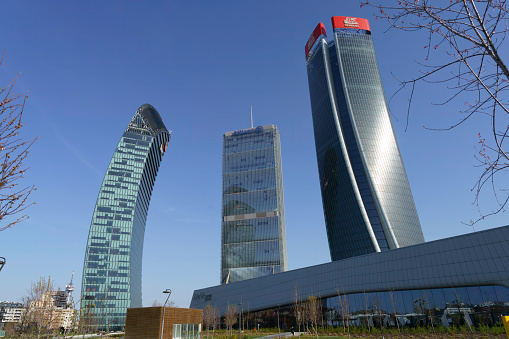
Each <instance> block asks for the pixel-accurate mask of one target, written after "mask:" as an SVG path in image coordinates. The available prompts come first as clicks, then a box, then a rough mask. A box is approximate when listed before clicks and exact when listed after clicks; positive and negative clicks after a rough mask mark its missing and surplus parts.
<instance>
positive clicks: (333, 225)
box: [307, 29, 424, 260]
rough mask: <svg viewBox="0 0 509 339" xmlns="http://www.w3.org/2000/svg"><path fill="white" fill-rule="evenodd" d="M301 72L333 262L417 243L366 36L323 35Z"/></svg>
mask: <svg viewBox="0 0 509 339" xmlns="http://www.w3.org/2000/svg"><path fill="white" fill-rule="evenodd" d="M307 70H308V80H309V92H310V97H311V108H312V115H313V128H314V134H315V146H316V154H317V162H318V172H319V178H320V185H321V192H322V203H323V209H324V215H325V224H326V228H327V237H328V240H329V249H330V253H331V258H332V260H341V259H345V258H349V257H353V256H358V255H363V254H367V253H373V252H380V251H387V250H389V249H395V248H399V247H404V246H409V245H414V244H418V243H422V242H424V236H423V233H422V229H421V225H420V222H419V217H418V215H417V210H416V208H415V204H414V200H413V197H412V193H411V190H410V185H409V183H408V178H407V175H406V172H405V168H404V166H403V161H402V159H401V155H400V152H399V147H398V144H397V141H396V136H395V134H394V131H393V127H392V123H391V119H390V116H389V110H388V106H387V102H386V99H385V94H384V90H383V86H382V80H381V77H380V72H379V70H378V64H377V60H376V55H375V50H374V46H373V41H372V39H371V33H370V32H369V31H367V30H359V29H336V30H335V31H334V40H332V41H330V42H327V41H326V40H325V38H324V36H323V35H322V36H321V37H320V39H318V41H317V42H316V45H315V48H313V50H312V55H311V56H310V57H309V59H308V62H307Z"/></svg>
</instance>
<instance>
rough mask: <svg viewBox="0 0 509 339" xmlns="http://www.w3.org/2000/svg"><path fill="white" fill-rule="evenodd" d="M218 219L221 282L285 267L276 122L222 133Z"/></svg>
mask: <svg viewBox="0 0 509 339" xmlns="http://www.w3.org/2000/svg"><path fill="white" fill-rule="evenodd" d="M221 223H222V225H221V283H222V284H229V283H232V282H236V281H241V280H245V279H251V278H256V277H261V276H265V275H270V274H275V273H279V272H283V271H286V270H287V266H288V265H287V259H286V235H285V210H284V201H283V174H282V171H281V147H280V141H279V131H278V129H277V127H276V126H274V125H268V126H263V127H262V126H258V127H256V128H251V129H246V130H239V131H235V132H227V133H225V134H224V136H223V211H222V220H221Z"/></svg>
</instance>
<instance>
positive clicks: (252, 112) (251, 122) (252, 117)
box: [251, 105, 253, 128]
mask: <svg viewBox="0 0 509 339" xmlns="http://www.w3.org/2000/svg"><path fill="white" fill-rule="evenodd" d="M251 128H253V105H251Z"/></svg>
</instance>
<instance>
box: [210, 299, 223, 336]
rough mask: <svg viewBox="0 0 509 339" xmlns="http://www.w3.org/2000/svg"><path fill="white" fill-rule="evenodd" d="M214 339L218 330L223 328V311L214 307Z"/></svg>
mask: <svg viewBox="0 0 509 339" xmlns="http://www.w3.org/2000/svg"><path fill="white" fill-rule="evenodd" d="M211 320H212V322H211V324H212V339H214V332H215V331H216V328H219V326H221V311H220V310H219V308H217V307H214V311H213V313H212V319H211Z"/></svg>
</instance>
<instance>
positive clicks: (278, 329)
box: [277, 304, 281, 336]
mask: <svg viewBox="0 0 509 339" xmlns="http://www.w3.org/2000/svg"><path fill="white" fill-rule="evenodd" d="M277 331H278V333H279V336H281V329H280V328H279V304H277Z"/></svg>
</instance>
